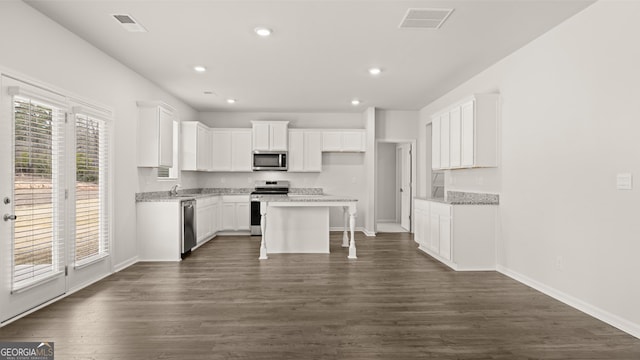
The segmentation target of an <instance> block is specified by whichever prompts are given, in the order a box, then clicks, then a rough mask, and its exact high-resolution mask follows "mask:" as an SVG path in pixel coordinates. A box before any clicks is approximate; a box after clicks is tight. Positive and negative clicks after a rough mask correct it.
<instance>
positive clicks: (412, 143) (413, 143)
mask: <svg viewBox="0 0 640 360" xmlns="http://www.w3.org/2000/svg"><path fill="white" fill-rule="evenodd" d="M381 143H384V144H389V143H391V144H396V145H400V144H409V145H410V151H411V197H410V200H409V201H410V205H409V213H410V216H411V219H410V222H411V223H410V224H411V225H410V229H409V232H410V233H413V231H414V227H415V221H413V220H414V219H413V203H414V197H415V196H416V194H417V192H416V191H417V190H416V186H417V181H416V178H417V177H416V175H417V161H416V158H417V151H416V149H417V147H416V145H417V140H415V139H376V151H375V153H376V159H375V164H376V176H375V178H376V179H377V177H378V172H379V171H381V169H380V167H379V166H377V165H378V145H379V144H381ZM397 171H398V170H397V167H396V175H397ZM374 181H376V180H374ZM375 189H376V191H375V194H374V196H375V203H378V192H377V189H378V187H377V185H376V186H375ZM374 221H375V224H374V231H375V232H377V231H378V219H377V218H376V217H375V216H374Z"/></svg>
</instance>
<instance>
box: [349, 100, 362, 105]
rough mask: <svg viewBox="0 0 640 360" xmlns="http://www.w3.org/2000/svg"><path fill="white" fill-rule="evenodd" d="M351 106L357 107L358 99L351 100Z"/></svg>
mask: <svg viewBox="0 0 640 360" xmlns="http://www.w3.org/2000/svg"><path fill="white" fill-rule="evenodd" d="M351 105H353V106H358V105H360V100H358V99H353V100H351Z"/></svg>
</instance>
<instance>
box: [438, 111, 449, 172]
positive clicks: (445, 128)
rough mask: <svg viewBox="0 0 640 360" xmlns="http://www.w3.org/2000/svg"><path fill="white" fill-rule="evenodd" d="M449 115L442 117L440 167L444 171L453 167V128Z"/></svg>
mask: <svg viewBox="0 0 640 360" xmlns="http://www.w3.org/2000/svg"><path fill="white" fill-rule="evenodd" d="M449 120H450V117H449V113H445V114H442V115H441V116H440V165H441V166H442V168H443V169H448V168H450V167H451V152H450V151H451V148H450V146H449V145H450V144H451V138H450V134H451V128H450V127H449V125H450V121H449Z"/></svg>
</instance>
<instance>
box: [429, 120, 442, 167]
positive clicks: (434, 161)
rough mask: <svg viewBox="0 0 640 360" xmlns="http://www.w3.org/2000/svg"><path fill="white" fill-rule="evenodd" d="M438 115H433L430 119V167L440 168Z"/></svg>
mask: <svg viewBox="0 0 640 360" xmlns="http://www.w3.org/2000/svg"><path fill="white" fill-rule="evenodd" d="M440 148H441V145H440V117H434V118H433V120H432V121H431V167H432V168H433V169H441V168H442V166H441V164H440Z"/></svg>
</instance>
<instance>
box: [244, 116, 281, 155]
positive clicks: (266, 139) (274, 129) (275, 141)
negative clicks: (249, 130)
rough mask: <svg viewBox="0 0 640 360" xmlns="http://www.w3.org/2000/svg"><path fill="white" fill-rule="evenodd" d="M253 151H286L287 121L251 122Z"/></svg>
mask: <svg viewBox="0 0 640 360" xmlns="http://www.w3.org/2000/svg"><path fill="white" fill-rule="evenodd" d="M251 123H252V124H253V147H252V148H253V150H254V151H255V150H264V151H287V148H288V140H287V134H288V125H289V122H288V121H252V122H251Z"/></svg>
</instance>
